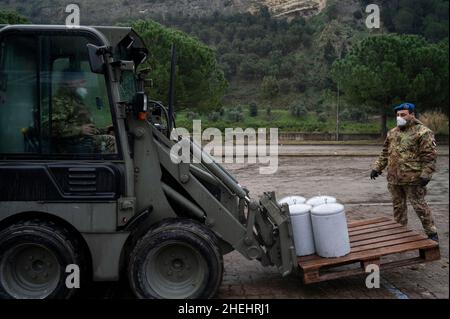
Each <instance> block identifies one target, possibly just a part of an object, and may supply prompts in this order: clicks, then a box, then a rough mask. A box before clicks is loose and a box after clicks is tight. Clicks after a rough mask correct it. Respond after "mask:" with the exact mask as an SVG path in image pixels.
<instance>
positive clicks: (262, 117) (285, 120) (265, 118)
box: [176, 109, 395, 133]
mask: <svg viewBox="0 0 450 319" xmlns="http://www.w3.org/2000/svg"><path fill="white" fill-rule="evenodd" d="M194 119H195V120H201V121H202V127H203V128H206V127H215V128H218V129H220V130H222V131H223V130H224V129H225V128H236V127H240V128H243V129H246V128H255V129H257V128H278V129H279V130H280V131H281V132H304V133H309V132H316V133H334V132H335V131H336V119H335V118H331V117H330V118H328V119H320V118H318V117H317V116H316V114H311V113H310V114H308V115H306V116H304V117H294V116H292V115H291V114H290V112H289V111H288V110H281V109H277V110H272V111H271V114H270V115H268V114H267V113H266V111H265V110H263V111H262V112H261V111H260V112H259V113H258V115H257V116H256V117H251V116H250V115H249V112H248V110H244V111H243V116H242V120H240V121H233V120H232V119H230V118H228V117H227V115H226V114H225V115H223V116H221V117H220V119H218V120H212V119H210V118H209V117H208V115H199V114H196V115H194V116H193V115H192V114H189V112H188V111H180V112H178V113H177V115H176V122H177V126H178V127H183V128H186V129H188V130H189V131H191V130H192V120H194ZM394 125H395V123H394V120H393V119H390V120H389V121H388V127H390V128H391V127H394ZM339 127H340V132H341V133H378V132H379V131H380V123H379V120H378V119H374V120H369V121H366V122H352V121H341V122H340V126H339Z"/></svg>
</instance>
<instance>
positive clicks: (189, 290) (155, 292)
mask: <svg viewBox="0 0 450 319" xmlns="http://www.w3.org/2000/svg"><path fill="white" fill-rule="evenodd" d="M222 276H223V258H222V254H221V252H220V248H219V245H218V240H217V238H216V236H215V235H214V233H213V232H212V231H210V230H209V229H208V228H206V227H205V226H203V225H202V224H200V223H198V222H195V221H192V220H183V219H175V220H168V221H164V222H162V223H160V224H159V225H157V226H156V227H153V228H152V229H151V230H149V231H148V232H147V233H146V234H145V235H144V236H143V237H142V238H141V239H140V240H138V241H137V243H136V246H135V247H134V249H133V250H132V252H131V254H130V262H129V266H128V278H129V281H130V286H131V288H132V290H133V292H134V293H135V295H136V296H137V297H138V298H146V299H195V298H201V299H204V298H212V297H214V295H215V294H216V293H217V290H218V289H219V287H220V284H221V282H222Z"/></svg>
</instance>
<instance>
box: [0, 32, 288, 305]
mask: <svg viewBox="0 0 450 319" xmlns="http://www.w3.org/2000/svg"><path fill="white" fill-rule="evenodd" d="M150 49H151V48H150ZM147 54H148V51H147V48H146V47H145V46H144V43H143V41H142V40H141V39H140V37H139V36H138V35H137V34H136V33H135V32H134V31H133V30H132V29H131V28H118V27H79V28H68V27H65V26H42V25H40V26H34V25H26V26H21V25H12V26H3V27H0V298H17V299H21V298H69V297H71V296H72V295H73V294H74V292H75V290H74V289H70V288H68V287H67V286H66V284H65V282H66V278H67V275H68V273H66V267H67V266H68V265H77V266H78V267H79V270H80V276H81V277H80V279H81V286H83V283H84V282H87V281H90V280H94V281H116V280H119V279H120V278H126V279H128V281H129V284H130V287H131V289H132V290H133V292H134V294H135V295H136V296H137V297H139V298H211V297H214V295H215V294H216V292H217V290H218V288H219V286H220V283H221V280H222V274H223V267H224V266H223V258H222V256H223V255H224V254H227V253H229V252H231V251H233V250H237V251H238V252H240V253H241V254H242V255H244V256H245V257H246V258H248V259H256V260H258V261H260V262H261V263H262V264H263V265H265V266H276V267H277V268H278V269H279V271H280V273H281V274H282V275H287V274H289V273H291V272H292V271H293V270H294V269H295V267H296V256H295V249H294V246H293V237H292V229H291V224H290V218H289V209H288V207H287V206H283V207H280V206H279V205H278V204H277V202H276V199H275V195H274V194H273V193H269V192H268V193H265V194H263V195H262V197H261V198H260V199H259V200H253V199H251V198H250V196H249V194H248V191H247V190H245V189H244V188H242V187H241V186H240V185H239V184H238V182H237V181H236V180H235V178H234V177H233V176H232V175H231V174H230V173H229V172H227V171H226V170H225V169H224V168H223V167H222V166H221V165H219V164H218V163H216V162H214V161H210V160H208V161H204V160H203V159H204V158H205V157H206V156H208V155H207V154H204V153H203V152H202V150H201V148H200V147H199V146H197V145H196V144H195V143H193V142H191V141H190V140H183V142H184V143H188V145H189V147H190V148H191V152H192V156H197V157H199V161H197V162H196V163H184V162H179V161H176V160H173V158H172V157H173V154H171V153H170V150H171V148H172V147H173V145H174V144H175V143H177V142H179V140H177V139H176V140H171V139H170V138H169V137H170V133H171V130H170V128H172V127H173V122H172V120H173V117H172V116H170V112H169V111H168V110H167V109H166V108H165V107H164V106H163V105H162V104H161V103H159V102H157V101H152V100H151V98H150V97H147V95H146V94H145V93H144V85H143V78H144V77H143V76H142V74H140V73H139V72H137V70H138V68H139V66H140V65H141V64H142V62H144V61H145V58H146V56H147ZM155 80H157V79H155ZM77 85H78V87H77ZM81 86H82V89H80V88H81ZM83 92H84V93H83ZM78 93H80V94H78ZM81 93H83V94H81ZM77 94H78V95H77ZM72 102H73V103H72ZM162 119H165V121H163V120H162ZM104 128H108V130H104ZM86 132H88V134H86ZM94 132H95V133H94ZM111 142H113V143H114V145H113V147H110V146H111V145H106V144H108V143H109V144H111Z"/></svg>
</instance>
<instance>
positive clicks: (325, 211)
mask: <svg viewBox="0 0 450 319" xmlns="http://www.w3.org/2000/svg"><path fill="white" fill-rule="evenodd" d="M342 212H344V205H341V204H337V203H333V204H323V205H319V206H316V207H314V208H313V209H312V210H311V215H314V216H330V215H337V214H340V213H342Z"/></svg>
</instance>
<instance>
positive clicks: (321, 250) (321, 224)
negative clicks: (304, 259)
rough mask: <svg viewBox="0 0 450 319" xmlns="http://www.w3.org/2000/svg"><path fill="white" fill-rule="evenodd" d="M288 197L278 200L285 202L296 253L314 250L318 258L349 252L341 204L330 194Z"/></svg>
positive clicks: (300, 254) (303, 254)
mask: <svg viewBox="0 0 450 319" xmlns="http://www.w3.org/2000/svg"><path fill="white" fill-rule="evenodd" d="M302 199H304V198H303V197H300V196H290V197H287V198H283V199H282V200H280V201H279V203H280V204H283V203H287V204H288V205H289V203H292V204H291V205H289V211H290V214H291V223H292V229H293V232H294V244H295V249H296V253H297V256H307V255H311V254H314V253H316V254H317V255H319V256H321V257H326V258H333V257H341V256H345V255H347V254H348V253H349V252H350V239H349V235H348V227H347V219H346V216H345V209H344V206H343V205H341V204H338V203H336V199H335V198H334V197H330V196H318V197H313V198H311V199H309V200H308V201H306V200H302Z"/></svg>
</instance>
